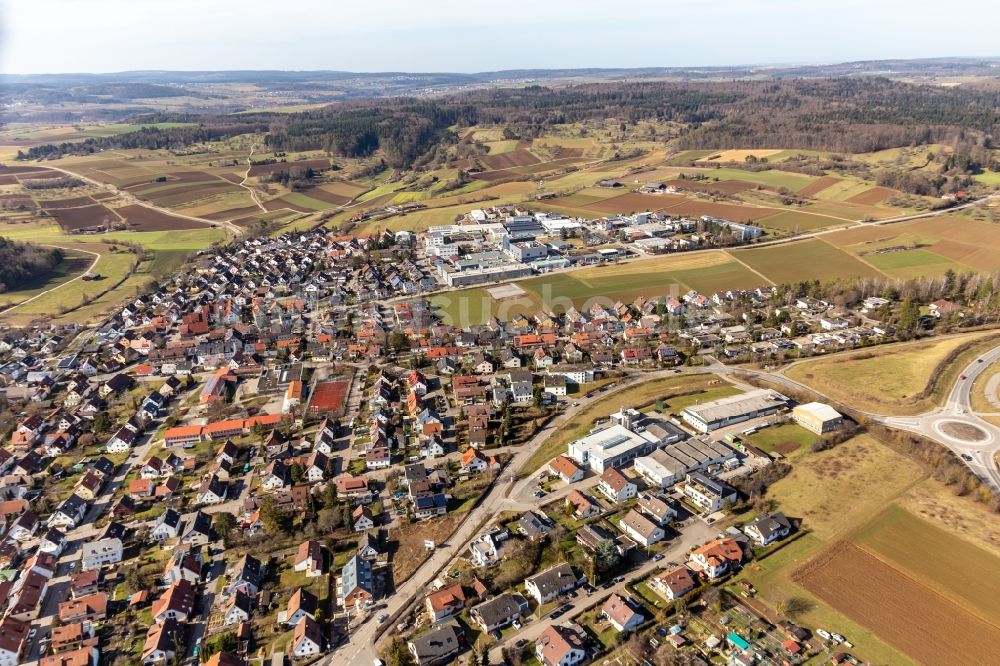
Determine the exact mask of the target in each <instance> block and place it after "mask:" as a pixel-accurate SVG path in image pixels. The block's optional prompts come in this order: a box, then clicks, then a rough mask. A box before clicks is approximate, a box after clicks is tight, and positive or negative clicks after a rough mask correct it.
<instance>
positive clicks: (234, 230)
mask: <svg viewBox="0 0 1000 666" xmlns="http://www.w3.org/2000/svg"><path fill="white" fill-rule="evenodd" d="M44 168H46V169H52V170H53V171H59V172H61V173H64V174H66V175H67V176H72V177H73V178H78V179H80V180H82V181H84V182H86V183H89V184H91V185H94V186H96V187H99V188H100V189H102V190H109V189H110V190H111V191H112V192H114V193H115V194H117V195H118V196H121V197H122V198H123V199H125V200H126V201H128V202H129V203H132V204H135V205H137V206H142V207H144V208H149V209H150V210H155V211H157V212H159V213H162V214H164V215H171V216H173V217H178V218H182V219H185V220H191V221H193V222H201V223H202V224H204V225H206V226H209V227H221V228H223V229H226V230H227V231H229V232H230V233H231V234H233V236H234V237H235V239H236V240H243V239H244V237H245V236H246V233H245V232H244V231H243V230H242V229H240V228H239V227H238V226H236V225H235V224H233V223H232V222H231V221H229V220H206V219H205V218H202V217H196V216H194V215H185V214H184V213H178V212H175V211H172V210H169V209H165V208H161V207H160V206H156V205H153V204H151V203H148V202H146V201H143V200H142V199H139V198H138V197H136V196H135V195H133V194H131V193H129V192H127V191H124V190H121V189H119V188H117V187H115V186H114V185H110V184H108V183H102V182H100V181H97V180H94V179H93V178H89V177H88V176H84V175H81V174H79V173H76V172H75V171H70V170H68V169H64V168H62V167H56V166H46V167H44Z"/></svg>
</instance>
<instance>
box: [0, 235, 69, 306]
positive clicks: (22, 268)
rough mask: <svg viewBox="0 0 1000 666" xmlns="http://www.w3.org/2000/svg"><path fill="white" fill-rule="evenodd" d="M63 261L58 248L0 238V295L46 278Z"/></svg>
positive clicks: (61, 253)
mask: <svg viewBox="0 0 1000 666" xmlns="http://www.w3.org/2000/svg"><path fill="white" fill-rule="evenodd" d="M62 260H63V252H62V250H60V249H58V248H44V247H39V246H38V245H35V244H34V243H19V242H17V241H12V240H10V239H9V238H4V237H2V236H0V293H2V292H6V291H12V290H15V289H19V288H21V287H22V286H24V285H26V284H28V283H30V282H33V281H34V280H38V279H41V278H44V277H46V276H47V275H48V274H49V273H50V272H52V270H53V269H54V268H55V267H56V266H58V265H59V262H61V261H62Z"/></svg>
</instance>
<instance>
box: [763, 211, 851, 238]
mask: <svg viewBox="0 0 1000 666" xmlns="http://www.w3.org/2000/svg"><path fill="white" fill-rule="evenodd" d="M757 224H758V225H760V226H762V227H765V228H768V229H776V230H778V231H784V232H788V233H796V234H797V233H804V232H807V231H814V230H816V229H825V228H828V227H834V226H837V225H842V224H844V221H843V220H837V219H834V218H832V217H829V216H827V215H818V214H816V213H809V212H804V211H799V210H790V211H787V212H784V213H777V214H776V215H769V216H768V217H762V218H760V219H759V220H757Z"/></svg>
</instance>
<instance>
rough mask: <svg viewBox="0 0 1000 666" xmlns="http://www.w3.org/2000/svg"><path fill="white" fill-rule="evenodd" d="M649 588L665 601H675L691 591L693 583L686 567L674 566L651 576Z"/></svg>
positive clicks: (693, 586)
mask: <svg viewBox="0 0 1000 666" xmlns="http://www.w3.org/2000/svg"><path fill="white" fill-rule="evenodd" d="M649 587H650V588H651V589H652V590H653V591H654V592H656V593H657V594H659V595H660V596H662V597H664V598H666V599H667V601H675V600H677V599H680V598H681V597H683V596H684V595H685V594H687V593H688V592H690V591H691V590H693V589H694V588H695V581H694V577H693V576H692V575H691V572H690V571H689V570H688V568H687V567H684V566H676V567H671V568H669V569H667V570H665V571H662V572H660V573H658V574H656V575H655V576H653V578H652V579H650V581H649Z"/></svg>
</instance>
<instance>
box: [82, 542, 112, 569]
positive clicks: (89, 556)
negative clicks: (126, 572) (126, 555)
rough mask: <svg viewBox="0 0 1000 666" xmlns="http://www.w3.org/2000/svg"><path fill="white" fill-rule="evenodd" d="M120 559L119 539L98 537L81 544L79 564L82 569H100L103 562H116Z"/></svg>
mask: <svg viewBox="0 0 1000 666" xmlns="http://www.w3.org/2000/svg"><path fill="white" fill-rule="evenodd" d="M121 561H122V540H121V539H99V540H97V541H91V542H90V543H85V544H83V555H82V557H81V562H80V566H81V567H82V568H83V570H84V571H89V570H91V569H100V568H101V567H102V566H104V565H105V564H117V563H118V562H121Z"/></svg>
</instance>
